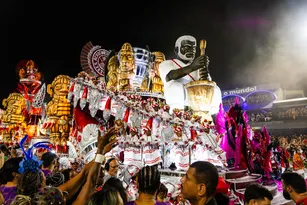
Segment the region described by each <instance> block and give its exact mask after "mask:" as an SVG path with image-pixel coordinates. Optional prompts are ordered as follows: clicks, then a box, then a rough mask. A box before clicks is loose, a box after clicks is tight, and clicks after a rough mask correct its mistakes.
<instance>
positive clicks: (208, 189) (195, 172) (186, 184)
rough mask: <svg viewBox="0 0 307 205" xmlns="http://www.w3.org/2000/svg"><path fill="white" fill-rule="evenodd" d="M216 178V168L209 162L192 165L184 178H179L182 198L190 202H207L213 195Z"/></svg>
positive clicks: (216, 182)
mask: <svg viewBox="0 0 307 205" xmlns="http://www.w3.org/2000/svg"><path fill="white" fill-rule="evenodd" d="M218 178H219V175H218V171H217V168H216V167H215V166H214V165H213V164H211V163H210V162H205V161H197V162H194V163H192V164H191V165H190V167H189V169H188V171H187V173H186V174H185V176H184V177H182V178H181V193H182V196H183V198H185V199H187V200H190V201H191V202H197V201H199V200H204V201H208V199H210V198H211V197H212V196H213V195H214V194H215V191H216V187H217V184H218Z"/></svg>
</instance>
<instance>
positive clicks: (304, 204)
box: [296, 198, 307, 205]
mask: <svg viewBox="0 0 307 205" xmlns="http://www.w3.org/2000/svg"><path fill="white" fill-rule="evenodd" d="M296 205H307V198H305V199H303V200H301V201H299V202H297V203H296Z"/></svg>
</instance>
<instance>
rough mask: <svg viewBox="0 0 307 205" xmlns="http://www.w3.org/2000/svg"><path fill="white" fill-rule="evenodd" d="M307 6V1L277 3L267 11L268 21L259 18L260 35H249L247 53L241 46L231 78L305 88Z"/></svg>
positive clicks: (306, 83)
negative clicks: (237, 66) (236, 70)
mask: <svg viewBox="0 0 307 205" xmlns="http://www.w3.org/2000/svg"><path fill="white" fill-rule="evenodd" d="M306 9H307V7H306V3H304V4H302V3H299V4H283V5H278V6H276V7H275V8H271V9H270V11H269V15H268V14H267V16H269V17H268V18H269V19H270V20H269V21H266V20H263V19H260V20H259V19H258V25H257V26H258V27H261V28H260V29H261V33H262V34H261V35H262V38H257V35H256V36H249V40H248V41H249V42H248V43H247V45H248V46H252V49H253V51H251V52H250V53H249V52H246V51H247V50H246V49H244V47H243V49H242V52H241V53H239V54H238V56H237V57H236V58H234V61H233V63H234V66H235V65H236V64H237V62H238V61H241V62H242V61H243V64H244V65H243V67H241V68H240V69H239V70H241V72H237V74H236V75H235V77H234V81H242V79H244V80H243V81H244V82H246V83H247V84H249V85H251V84H265V83H271V82H277V83H281V84H282V87H283V88H285V89H306V88H307V12H306V11H307V10H306ZM245 23H246V22H245ZM247 23H248V22H247ZM259 24H261V25H260V26H259ZM254 29H255V28H254ZM260 39H261V40H260ZM244 61H245V62H244ZM241 65H242V64H241ZM305 93H306V91H305Z"/></svg>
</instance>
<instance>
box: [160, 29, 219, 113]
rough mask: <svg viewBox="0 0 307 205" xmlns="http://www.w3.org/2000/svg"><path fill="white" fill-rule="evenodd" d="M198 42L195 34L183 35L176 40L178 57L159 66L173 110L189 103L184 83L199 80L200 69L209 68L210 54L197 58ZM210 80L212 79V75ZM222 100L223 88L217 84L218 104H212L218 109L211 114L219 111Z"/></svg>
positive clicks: (167, 100)
mask: <svg viewBox="0 0 307 205" xmlns="http://www.w3.org/2000/svg"><path fill="white" fill-rule="evenodd" d="M196 44H197V42H196V39H195V38H194V37H193V36H189V35H183V36H181V37H179V38H178V39H177V40H176V43H175V50H174V51H175V53H176V55H177V57H178V59H170V60H166V61H163V62H162V63H161V64H160V66H159V72H160V76H161V79H162V81H163V84H164V97H165V99H166V103H167V104H168V105H169V106H170V110H171V112H172V111H173V109H174V108H178V109H180V110H183V109H184V106H185V105H188V101H187V98H186V91H185V88H184V85H185V84H187V83H189V82H191V81H197V80H199V77H200V76H199V74H198V70H199V69H204V70H206V71H207V70H208V66H209V59H208V56H206V55H201V56H199V57H197V58H195V54H196ZM209 80H211V77H210V75H209ZM215 99H218V100H215ZM215 101H216V102H215ZM221 101H222V96H221V90H220V88H219V87H218V86H215V90H214V96H213V103H216V105H217V106H216V105H213V104H212V106H215V107H217V109H215V111H214V112H213V113H211V114H216V113H217V112H218V108H219V104H220V103H221Z"/></svg>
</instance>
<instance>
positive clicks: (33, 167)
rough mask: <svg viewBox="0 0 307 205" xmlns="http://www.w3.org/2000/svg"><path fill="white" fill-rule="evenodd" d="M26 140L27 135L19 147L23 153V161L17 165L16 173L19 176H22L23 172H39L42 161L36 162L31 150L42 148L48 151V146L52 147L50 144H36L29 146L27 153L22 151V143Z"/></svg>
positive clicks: (36, 159)
mask: <svg viewBox="0 0 307 205" xmlns="http://www.w3.org/2000/svg"><path fill="white" fill-rule="evenodd" d="M27 139H28V135H25V136H24V137H23V138H22V139H21V141H20V143H19V146H20V148H21V149H22V151H23V153H24V159H23V160H22V161H21V162H20V163H19V169H18V172H19V173H20V174H23V173H24V172H25V171H32V172H35V171H37V170H39V169H40V168H39V167H40V165H41V164H42V163H43V161H41V160H38V158H37V156H33V153H32V151H33V149H39V148H44V149H48V150H50V147H49V146H50V145H52V144H51V143H50V142H47V141H43V142H37V143H35V144H33V145H32V146H30V147H29V148H28V149H27V151H26V150H25V149H24V143H25V141H26V140H27Z"/></svg>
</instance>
